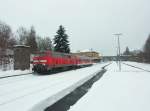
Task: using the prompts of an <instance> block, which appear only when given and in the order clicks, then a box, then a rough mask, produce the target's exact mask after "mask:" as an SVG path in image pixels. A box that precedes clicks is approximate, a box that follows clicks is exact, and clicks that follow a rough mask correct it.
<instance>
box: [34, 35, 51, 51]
mask: <svg viewBox="0 0 150 111" xmlns="http://www.w3.org/2000/svg"><path fill="white" fill-rule="evenodd" d="M37 44H38V49H39V51H45V50H52V48H53V45H52V41H51V39H50V38H49V37H45V38H41V37H38V38H37Z"/></svg>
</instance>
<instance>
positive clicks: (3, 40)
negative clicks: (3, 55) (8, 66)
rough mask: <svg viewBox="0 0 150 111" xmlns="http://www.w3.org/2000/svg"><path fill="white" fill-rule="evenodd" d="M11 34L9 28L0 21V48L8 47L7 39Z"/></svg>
mask: <svg viewBox="0 0 150 111" xmlns="http://www.w3.org/2000/svg"><path fill="white" fill-rule="evenodd" d="M11 36H12V32H11V28H10V26H9V25H7V24H6V23H4V22H1V21H0V48H2V49H6V48H8V44H9V42H8V41H9V39H10V37H11Z"/></svg>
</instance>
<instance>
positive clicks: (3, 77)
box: [0, 73, 33, 79]
mask: <svg viewBox="0 0 150 111" xmlns="http://www.w3.org/2000/svg"><path fill="white" fill-rule="evenodd" d="M31 74H33V73H27V74H16V75H10V76H2V77H0V79H5V78H10V77H16V76H25V75H31Z"/></svg>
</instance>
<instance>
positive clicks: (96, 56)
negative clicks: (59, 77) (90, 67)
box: [72, 50, 102, 62]
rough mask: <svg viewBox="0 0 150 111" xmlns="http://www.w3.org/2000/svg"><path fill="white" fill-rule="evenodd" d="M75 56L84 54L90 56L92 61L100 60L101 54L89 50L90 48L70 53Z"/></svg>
mask: <svg viewBox="0 0 150 111" xmlns="http://www.w3.org/2000/svg"><path fill="white" fill-rule="evenodd" d="M72 54H74V55H76V56H85V57H90V58H91V59H92V60H93V61H94V62H100V60H101V59H102V57H101V55H100V54H99V53H98V52H96V51H90V50H84V51H78V52H77V53H72Z"/></svg>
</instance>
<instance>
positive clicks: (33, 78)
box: [0, 63, 108, 111]
mask: <svg viewBox="0 0 150 111" xmlns="http://www.w3.org/2000/svg"><path fill="white" fill-rule="evenodd" d="M106 64H108V63H101V64H95V65H93V66H90V67H86V68H81V69H78V70H71V71H66V72H61V73H58V74H52V75H44V76H41V75H34V74H33V75H29V76H24V77H23V76H21V77H20V76H17V77H12V78H9V79H8V78H7V79H2V80H0V83H1V84H3V85H0V90H1V92H0V110H2V111H11V110H15V111H20V110H21V111H43V110H44V109H45V108H46V107H48V106H50V105H52V104H54V103H55V102H57V101H58V100H60V99H61V98H63V97H64V96H66V95H67V94H69V93H70V92H72V91H73V90H74V89H76V88H77V87H79V86H80V85H82V84H83V83H85V82H86V81H87V80H89V79H90V78H92V77H93V76H94V75H96V74H97V72H99V71H101V70H102V67H103V66H105V65H106ZM24 78H25V79H24ZM20 79H22V80H23V81H22V80H20ZM16 80H17V81H16Z"/></svg>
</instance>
